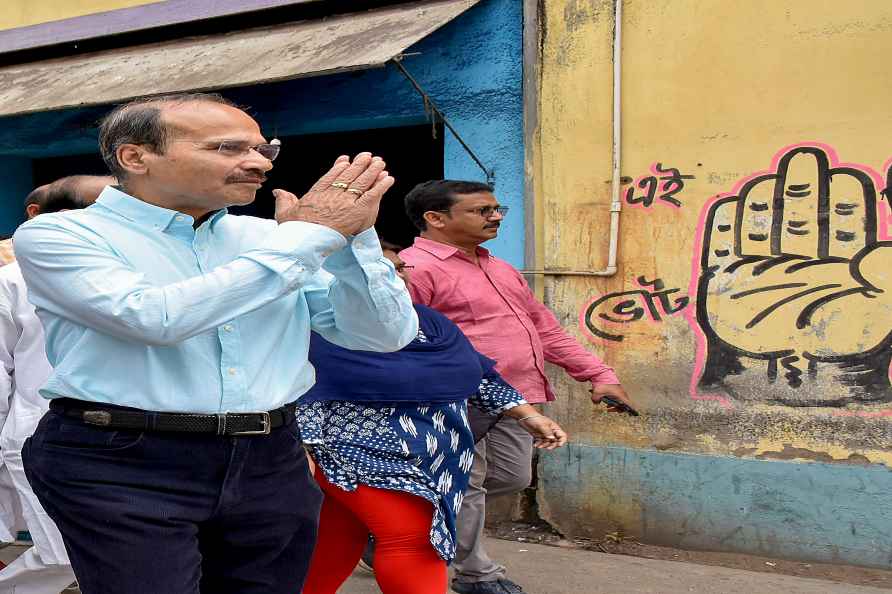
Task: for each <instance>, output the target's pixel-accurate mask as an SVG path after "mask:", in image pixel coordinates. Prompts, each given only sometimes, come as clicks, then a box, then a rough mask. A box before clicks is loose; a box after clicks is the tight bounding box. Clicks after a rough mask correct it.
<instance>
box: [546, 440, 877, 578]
mask: <svg viewBox="0 0 892 594" xmlns="http://www.w3.org/2000/svg"><path fill="white" fill-rule="evenodd" d="M539 478H540V481H541V482H540V506H541V507H542V510H543V513H544V514H545V515H546V516H547V515H548V505H549V501H550V502H551V504H558V505H560V506H561V508H562V510H563V511H562V514H560V515H561V516H562V517H563V518H564V519H563V520H559V521H564V522H566V521H569V520H567V519H566V518H567V517H568V516H567V515H566V513H567V510H572V512H571V513H572V514H573V515H572V518H573V519H572V521H573V523H574V526H572V527H570V526H564V527H563V528H564V529H565V530H567V531H568V533H573V534H579V533H580V528H582V529H584V530H586V531H591V533H592V535H597V536H600V535H602V534H604V533H605V532H609V531H611V530H613V529H615V528H616V527H617V526H623V527H624V529H625V533H626V535H628V536H629V537H631V538H637V539H640V540H642V541H645V542H649V543H666V544H671V545H673V546H680V547H682V548H690V549H704V550H713V551H738V552H748V553H752V554H757V555H764V556H771V557H784V558H790V559H797V560H811V561H819V562H831V563H849V564H857V565H870V566H876V567H882V568H885V569H888V568H889V567H890V566H892V507H890V506H889V505H888V500H889V493H890V492H892V472H890V471H889V469H888V468H886V467H884V466H881V465H865V466H853V465H852V464H848V463H846V464H827V463H822V462H783V461H767V460H754V459H746V458H731V457H722V456H707V455H691V454H676V453H669V452H658V451H652V450H640V449H631V448H624V447H609V446H589V445H580V444H570V445H569V446H568V447H566V448H565V449H563V450H560V451H557V452H549V453H546V454H544V455H543V456H542V458H541V459H540V464H539ZM560 527H561V526H559V528H560Z"/></svg>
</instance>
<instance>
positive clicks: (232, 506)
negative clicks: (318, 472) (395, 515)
mask: <svg viewBox="0 0 892 594" xmlns="http://www.w3.org/2000/svg"><path fill="white" fill-rule="evenodd" d="M23 457H24V463H25V472H26V474H27V476H28V480H29V481H30V483H31V486H32V487H33V489H34V492H35V494H36V495H37V498H38V499H39V500H40V502H41V503H42V504H43V507H44V508H45V509H46V512H47V513H48V514H49V515H50V517H51V518H52V519H53V520H54V521H55V522H56V524H57V525H58V527H59V530H60V532H61V533H62V537H63V539H64V541H65V546H66V548H67V550H68V555H69V557H70V559H71V564H72V566H73V568H74V573H75V575H76V576H77V579H78V583H79V584H80V588H81V592H83V594H197V593H199V592H200V593H201V594H230V593H231V594H279V593H281V594H298V593H299V592H300V591H301V588H302V587H303V581H304V577H305V576H306V573H307V568H308V566H309V562H310V558H311V556H312V553H313V547H314V545H315V542H316V527H317V524H318V518H319V508H320V505H321V503H322V494H321V491H320V490H319V488H318V487H317V486H316V483H315V481H314V480H313V478H312V477H311V476H310V473H309V465H308V462H307V458H306V455H305V454H304V450H303V448H302V447H301V445H300V437H299V435H298V431H297V428H296V425H295V423H293V422H292V423H291V425H289V426H285V427H281V428H279V429H274V430H273V431H272V432H271V433H270V434H269V435H258V436H244V437H218V436H215V435H209V434H196V435H190V434H183V433H150V432H141V431H118V430H110V429H102V428H98V427H92V426H89V425H84V424H83V423H81V422H80V421H78V420H74V419H69V418H66V417H63V416H61V415H59V414H56V413H53V412H49V413H47V415H46V416H44V417H43V419H42V420H41V422H40V425H39V426H38V428H37V431H36V433H35V434H34V436H33V437H31V438H30V439H29V440H28V441H27V442H26V444H25V448H24V451H23Z"/></svg>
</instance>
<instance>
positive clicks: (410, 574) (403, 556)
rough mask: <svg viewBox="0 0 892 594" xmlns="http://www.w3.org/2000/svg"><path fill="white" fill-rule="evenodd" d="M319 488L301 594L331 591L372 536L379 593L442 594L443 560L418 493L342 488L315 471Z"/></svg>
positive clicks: (333, 592)
mask: <svg viewBox="0 0 892 594" xmlns="http://www.w3.org/2000/svg"><path fill="white" fill-rule="evenodd" d="M316 480H317V481H319V486H320V487H322V490H323V491H324V492H325V501H324V502H323V503H322V512H321V515H320V517H319V539H318V541H317V542H316V550H315V551H314V552H313V561H312V563H311V564H310V572H309V575H307V581H306V584H305V585H304V589H303V594H336V593H337V591H338V588H339V587H340V586H341V584H343V583H344V582H345V581H346V580H347V578H348V577H350V574H351V573H352V572H353V569H354V568H355V567H356V564H357V563H358V562H359V558H360V557H361V556H362V552H363V550H364V549H365V545H366V541H367V540H368V534H369V532H371V533H372V534H373V535H374V536H375V560H374V563H375V579H376V580H378V586H379V587H380V588H381V592H383V594H443V593H444V592H446V585H447V571H446V562H445V561H443V559H441V558H440V556H439V555H438V554H437V552H436V551H435V550H434V547H433V546H432V545H431V541H430V529H431V520H432V518H433V513H434V510H433V506H432V505H431V503H430V502H429V501H427V500H425V499H422V498H421V497H416V496H415V495H410V494H408V493H403V492H401V491H391V490H388V489H375V488H373V487H367V486H365V485H360V486H359V488H357V489H356V490H355V491H344V490H343V489H340V488H338V487H336V486H334V485H332V484H331V483H329V482H328V481H327V480H326V479H325V476H324V475H323V474H322V472H321V471H320V470H319V469H316Z"/></svg>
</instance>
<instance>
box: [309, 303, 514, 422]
mask: <svg viewBox="0 0 892 594" xmlns="http://www.w3.org/2000/svg"><path fill="white" fill-rule="evenodd" d="M415 311H417V312H418V324H419V328H420V329H421V333H420V334H419V336H418V338H416V339H415V340H413V341H412V342H411V343H409V344H408V345H407V346H406V347H405V348H403V349H402V350H400V351H397V352H394V353H374V352H369V351H352V350H349V349H345V348H342V347H339V346H337V345H334V344H332V343H330V342H328V341H327V340H325V339H324V338H322V337H321V336H319V335H318V334H316V333H315V332H312V333H311V335H310V356H309V359H310V363H312V364H313V366H314V367H315V368H316V385H315V386H313V387H312V388H311V389H310V391H309V392H307V393H306V394H304V395H303V396H302V397H301V399H300V401H301V403H306V402H312V401H315V400H347V401H351V402H374V403H383V404H387V403H401V402H431V403H433V402H455V401H458V400H464V399H466V398H468V397H469V396H471V395H473V394H474V393H476V392H477V389H478V387H479V386H480V380H481V379H483V377H484V376H485V375H489V374H490V373H492V372H493V368H494V367H495V365H496V362H495V361H493V360H492V359H489V358H487V357H484V356H483V355H481V354H479V353H478V352H477V351H476V350H474V347H473V346H472V345H471V342H470V341H469V340H468V339H467V338H466V337H465V335H464V334H462V331H461V330H459V328H458V326H456V325H455V324H454V323H453V322H452V321H451V320H449V319H448V318H447V317H446V316H444V315H443V314H441V313H440V312H438V311H435V310H433V309H430V308H429V307H425V306H423V305H416V306H415Z"/></svg>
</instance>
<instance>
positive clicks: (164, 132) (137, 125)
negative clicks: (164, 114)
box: [99, 93, 241, 181]
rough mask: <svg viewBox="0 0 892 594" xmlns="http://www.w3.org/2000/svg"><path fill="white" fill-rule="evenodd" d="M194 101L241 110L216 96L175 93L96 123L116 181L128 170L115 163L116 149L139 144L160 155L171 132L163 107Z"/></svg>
mask: <svg viewBox="0 0 892 594" xmlns="http://www.w3.org/2000/svg"><path fill="white" fill-rule="evenodd" d="M196 101H203V102H206V103H218V104H221V105H228V106H230V107H235V108H236V109H241V107H239V106H238V105H236V104H235V103H233V102H231V101H230V100H228V99H226V98H225V97H223V96H222V95H219V94H217V93H176V94H172V95H161V96H158V97H144V98H141V99H135V100H133V101H130V102H129V103H125V104H123V105H119V106H117V107H116V108H114V109H113V110H112V111H111V112H109V113H108V114H107V115H106V116H105V117H104V118H102V121H101V122H100V124H99V152H100V153H101V154H102V160H103V161H105V165H106V166H107V167H108V170H109V172H110V173H111V174H112V175H113V176H114V177H116V178H118V180H119V181H121V180H123V179H124V178H126V177H127V171H126V170H125V169H124V168H123V167H122V166H121V163H120V161H118V149H119V148H120V147H121V146H122V145H125V144H141V145H144V146H147V147H148V148H149V150H151V151H152V152H153V153H157V154H163V153H164V151H165V150H167V141H168V139H169V138H170V132H171V130H170V128H169V126H166V125H165V124H164V122H163V121H162V120H161V111H162V108H163V107H165V106H169V105H173V104H179V103H191V102H196Z"/></svg>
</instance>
